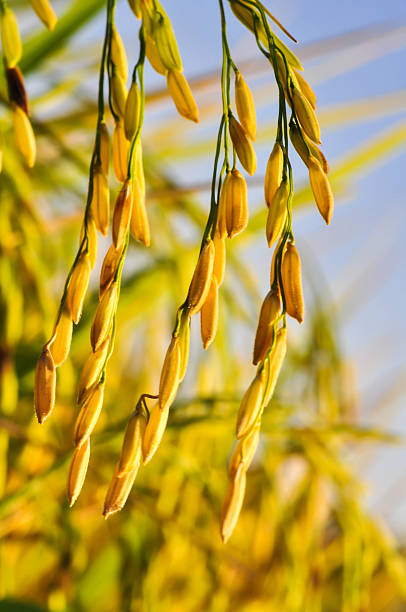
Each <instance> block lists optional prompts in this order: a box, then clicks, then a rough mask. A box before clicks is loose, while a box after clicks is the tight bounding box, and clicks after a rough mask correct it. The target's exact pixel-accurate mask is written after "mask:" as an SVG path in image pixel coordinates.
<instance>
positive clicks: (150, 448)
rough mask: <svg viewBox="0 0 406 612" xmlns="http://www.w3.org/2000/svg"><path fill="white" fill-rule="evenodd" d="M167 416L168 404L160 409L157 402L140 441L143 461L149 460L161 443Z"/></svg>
mask: <svg viewBox="0 0 406 612" xmlns="http://www.w3.org/2000/svg"><path fill="white" fill-rule="evenodd" d="M168 416H169V405H168V406H167V407H166V408H165V409H164V410H161V409H160V407H159V405H158V404H157V405H156V406H155V407H154V408H153V409H152V411H151V414H150V417H149V421H148V423H147V426H146V428H145V433H144V439H143V441H142V455H143V463H144V465H146V464H147V463H149V461H151V459H152V457H153V456H154V454H155V453H156V451H157V449H158V446H159V445H160V443H161V440H162V436H163V435H164V432H165V429H166V424H167V422H168Z"/></svg>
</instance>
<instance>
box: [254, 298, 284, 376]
mask: <svg viewBox="0 0 406 612" xmlns="http://www.w3.org/2000/svg"><path fill="white" fill-rule="evenodd" d="M280 311H281V299H280V295H279V289H272V290H271V291H269V293H268V294H267V295H266V297H265V299H264V301H263V303H262V306H261V311H260V314H259V320H258V327H257V332H256V335H255V343H254V357H253V364H254V365H257V364H258V363H259V362H260V361H263V360H264V359H265V356H266V354H267V352H268V350H269V348H270V346H271V343H272V339H273V326H274V323H275V322H276V320H277V318H278V316H279V315H280Z"/></svg>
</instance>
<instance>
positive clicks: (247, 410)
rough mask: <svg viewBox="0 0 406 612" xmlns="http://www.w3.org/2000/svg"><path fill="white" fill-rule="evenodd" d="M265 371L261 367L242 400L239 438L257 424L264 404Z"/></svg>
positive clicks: (238, 422)
mask: <svg viewBox="0 0 406 612" xmlns="http://www.w3.org/2000/svg"><path fill="white" fill-rule="evenodd" d="M264 391H265V371H264V368H261V369H260V370H259V371H258V373H257V375H256V376H255V378H254V380H253V381H252V383H251V384H250V386H249V387H248V389H247V390H246V392H245V394H244V397H243V398H242V400H241V405H240V409H239V411H238V417H237V428H236V431H237V438H242V437H243V436H245V435H246V434H247V433H248V432H249V431H250V429H251V428H252V427H253V425H254V424H255V421H256V420H257V418H258V416H259V414H260V412H261V408H262V405H263V399H264Z"/></svg>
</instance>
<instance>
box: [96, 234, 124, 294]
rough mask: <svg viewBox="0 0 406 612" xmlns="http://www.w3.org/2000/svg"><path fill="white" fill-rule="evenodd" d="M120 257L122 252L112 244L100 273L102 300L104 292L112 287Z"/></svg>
mask: <svg viewBox="0 0 406 612" xmlns="http://www.w3.org/2000/svg"><path fill="white" fill-rule="evenodd" d="M120 257H121V251H120V250H117V249H116V248H115V246H114V244H112V245H111V247H110V248H109V250H108V251H107V253H106V256H105V258H104V260H103V264H102V268H101V271H100V289H99V297H100V299H101V298H102V296H103V294H104V292H105V291H106V290H107V289H108V288H109V287H110V285H111V283H112V282H113V281H114V278H115V276H116V272H117V267H118V264H119V261H120Z"/></svg>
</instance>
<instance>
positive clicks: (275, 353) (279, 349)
mask: <svg viewBox="0 0 406 612" xmlns="http://www.w3.org/2000/svg"><path fill="white" fill-rule="evenodd" d="M286 348H287V328H286V327H282V328H281V329H279V330H278V332H277V334H276V340H275V345H274V347H273V349H272V352H271V354H270V356H269V363H268V364H267V362H266V361H265V364H266V366H267V367H266V370H267V375H268V382H267V385H266V391H265V397H264V406H266V405H267V404H268V402H269V400H270V399H271V397H272V395H273V392H274V391H275V387H276V383H277V382H278V378H279V374H280V371H281V369H282V365H283V362H284V359H285V356H286Z"/></svg>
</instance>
